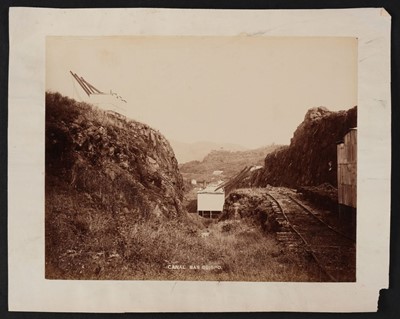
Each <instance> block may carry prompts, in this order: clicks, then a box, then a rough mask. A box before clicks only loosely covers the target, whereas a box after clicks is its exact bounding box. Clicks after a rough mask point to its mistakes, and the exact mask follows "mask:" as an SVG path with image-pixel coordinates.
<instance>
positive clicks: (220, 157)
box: [179, 145, 279, 182]
mask: <svg viewBox="0 0 400 319" xmlns="http://www.w3.org/2000/svg"><path fill="white" fill-rule="evenodd" d="M277 148H279V145H270V146H266V147H261V148H258V149H254V150H248V151H235V152H233V151H226V150H218V151H217V150H214V151H211V152H210V153H209V154H208V155H207V156H206V157H205V158H204V159H203V160H202V161H191V162H188V163H185V164H181V165H179V169H180V171H181V173H182V175H183V177H184V179H186V180H191V179H196V180H201V181H203V180H205V181H207V182H210V181H211V180H212V179H213V178H214V176H213V172H214V171H217V170H220V171H223V174H222V176H221V177H217V178H222V179H229V178H230V177H232V176H234V175H235V174H237V173H238V172H239V171H241V170H242V169H243V168H244V167H245V166H252V165H255V166H257V165H263V162H264V158H265V156H266V155H267V154H269V153H271V152H272V151H274V150H275V149H277Z"/></svg>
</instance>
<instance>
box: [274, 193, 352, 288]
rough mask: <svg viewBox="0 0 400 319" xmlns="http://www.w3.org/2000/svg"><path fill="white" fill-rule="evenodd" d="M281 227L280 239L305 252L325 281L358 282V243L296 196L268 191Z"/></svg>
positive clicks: (289, 246)
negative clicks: (328, 222)
mask: <svg viewBox="0 0 400 319" xmlns="http://www.w3.org/2000/svg"><path fill="white" fill-rule="evenodd" d="M268 196H269V197H270V199H271V200H272V207H273V209H274V212H275V214H276V216H277V218H276V220H277V221H278V222H279V223H280V225H281V227H282V228H281V231H280V232H278V233H277V239H278V240H279V241H280V242H282V243H283V244H284V245H285V246H286V247H288V249H290V250H293V251H296V252H304V253H305V254H306V256H307V257H308V258H311V259H312V260H314V262H315V263H316V264H317V265H318V267H319V268H320V271H321V275H322V276H321V281H332V282H343V281H355V275H356V267H355V266H356V262H355V261H356V260H355V259H356V249H355V247H356V245H355V240H354V239H352V238H351V237H349V236H347V235H346V234H344V233H342V232H341V231H339V230H337V229H335V228H334V227H332V226H330V225H329V224H327V223H326V222H325V221H324V220H323V218H322V217H321V216H319V215H320V214H319V213H318V212H317V213H315V212H313V211H311V210H310V209H309V208H307V207H306V206H304V205H303V204H302V203H301V202H299V201H298V200H296V199H295V198H294V197H293V196H290V195H288V194H285V193H281V192H278V191H271V192H268Z"/></svg>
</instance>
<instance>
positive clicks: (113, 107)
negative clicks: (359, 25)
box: [45, 35, 358, 283]
mask: <svg viewBox="0 0 400 319" xmlns="http://www.w3.org/2000/svg"><path fill="white" fill-rule="evenodd" d="M357 65H358V39H357V38H355V37H328V36H326V37H301V36H297V37H293V36H291V37H289V36H287V37H284V36H258V35H252V36H248V35H238V36H96V37H85V36H47V37H46V52H45V91H46V92H45V277H46V279H63V280H79V279H82V280H88V279H90V280H174V281H238V282H317V283H318V282H356V279H357V278H356V253H357V251H356V246H357V245H356V244H357V243H356V234H357V231H356V229H357V101H358V100H357V97H358V89H357V88H358V83H357Z"/></svg>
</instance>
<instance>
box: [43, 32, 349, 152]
mask: <svg viewBox="0 0 400 319" xmlns="http://www.w3.org/2000/svg"><path fill="white" fill-rule="evenodd" d="M70 70H71V71H73V72H75V73H77V74H78V75H80V76H82V77H84V78H85V80H87V81H88V82H89V83H91V84H92V85H94V86H95V87H96V88H98V89H99V90H101V91H103V92H107V93H109V92H110V90H112V91H113V92H117V93H118V94H119V95H120V96H121V97H122V98H123V99H125V100H126V101H127V103H126V104H125V103H119V104H117V103H116V105H124V108H125V109H124V110H123V111H121V113H124V115H126V116H127V117H129V118H132V119H135V120H138V121H141V122H144V123H146V124H148V125H150V126H152V127H153V128H155V129H158V130H159V131H160V132H161V133H163V134H164V135H165V136H166V137H167V138H168V139H173V140H176V141H181V142H186V143H193V142H198V141H210V142H218V143H234V144H239V145H242V146H244V147H246V148H257V147H261V146H265V145H269V144H271V143H275V144H288V143H290V138H291V137H292V136H293V132H294V130H295V129H296V128H297V126H298V125H299V124H300V123H301V122H302V121H303V119H304V115H305V114H306V112H307V110H308V109H310V108H312V107H317V106H325V107H327V108H328V109H330V110H332V111H337V110H346V109H349V108H351V107H353V106H355V105H357V40H356V39H355V38H346V37H323V38H316V37H263V36H253V37H249V36H232V37H219V36H218V37H199V36H196V37H194V36H193V37H190V36H188V37H148V36H132V37H127V36H124V37H119V36H115V37H48V38H47V40H46V90H49V91H58V92H60V93H62V94H64V95H67V96H69V97H71V98H74V99H76V100H78V101H81V100H84V101H89V102H90V101H96V102H98V101H101V99H104V101H106V100H107V99H108V100H110V99H114V100H115V98H114V97H111V96H108V97H107V96H104V97H93V96H92V97H91V98H88V97H87V96H85V93H84V91H83V90H82V88H80V87H79V85H78V84H77V83H76V81H75V80H74V79H73V77H72V76H71V74H70V72H69V71H70ZM115 101H117V100H115ZM97 105H98V106H100V107H102V108H107V107H109V106H107V105H109V104H107V103H105V102H104V103H102V102H99V103H98V104H97Z"/></svg>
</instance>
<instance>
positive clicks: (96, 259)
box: [45, 93, 318, 281]
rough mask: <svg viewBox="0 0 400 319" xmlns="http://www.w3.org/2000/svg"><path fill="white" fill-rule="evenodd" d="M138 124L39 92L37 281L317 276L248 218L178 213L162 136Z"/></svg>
mask: <svg viewBox="0 0 400 319" xmlns="http://www.w3.org/2000/svg"><path fill="white" fill-rule="evenodd" d="M144 127H145V125H144V124H141V123H138V122H135V121H131V120H126V119H123V118H119V117H118V116H115V115H113V114H108V113H107V112H104V111H101V110H99V109H96V108H93V107H92V106H90V105H88V104H85V103H77V102H76V101H73V100H71V99H68V98H65V97H62V96H61V95H60V94H56V93H48V94H46V181H45V187H46V190H45V191H46V192H45V194H46V198H45V201H46V202H45V245H46V247H45V258H46V260H45V275H46V278H48V279H101V280H107V279H110V280H111V279H113V280H114V279H120V280H142V279H143V280H215V281H222V280H227V281H232V280H235V281H316V280H318V278H316V277H315V273H316V272H315V271H313V270H312V267H309V268H307V267H308V266H310V265H308V263H307V261H306V260H304V259H303V257H302V256H300V255H296V254H292V253H290V252H285V251H284V249H283V248H282V247H280V245H279V243H278V242H277V241H276V240H275V237H274V233H272V232H271V233H268V232H265V231H263V230H262V228H261V225H260V221H258V220H257V219H254V218H251V217H250V216H247V215H246V216H247V217H244V218H242V219H241V220H240V221H234V220H229V219H228V220H225V221H219V222H218V221H216V220H209V219H203V218H201V217H199V216H197V215H196V214H188V213H187V212H186V211H185V210H184V209H183V208H182V205H181V200H182V197H183V196H182V195H183V182H182V177H181V176H180V174H179V172H178V165H177V162H176V160H175V158H174V157H173V154H172V153H171V152H172V151H171V149H170V147H169V143H168V141H166V140H165V139H164V138H163V137H162V136H161V135H160V134H159V133H158V132H156V131H154V130H151V129H149V128H144ZM146 132H147V133H146ZM154 136H156V137H154ZM148 157H151V158H153V159H157V161H156V162H157V165H159V166H158V168H157V169H155V168H154V167H153V166H151V165H150V164H149V161H148ZM259 197H260V196H258V197H257V196H256V198H255V199H254V203H253V204H254V207H256V206H257V203H258V202H257V201H258V198H259ZM260 198H261V197H260ZM243 200H244V199H243ZM251 200H253V199H251ZM249 201H250V199H249ZM257 207H258V206H257ZM244 216H245V215H244ZM264 229H265V228H264ZM190 266H192V267H190ZM176 268H178V269H176ZM179 268H180V269H179ZM182 268H185V269H182ZM191 268H192V269H191Z"/></svg>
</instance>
